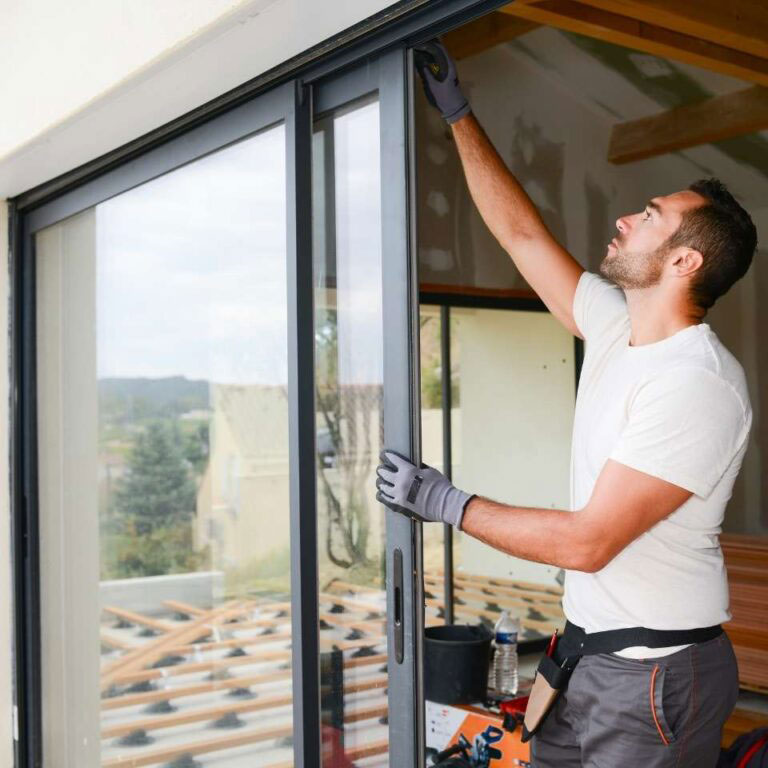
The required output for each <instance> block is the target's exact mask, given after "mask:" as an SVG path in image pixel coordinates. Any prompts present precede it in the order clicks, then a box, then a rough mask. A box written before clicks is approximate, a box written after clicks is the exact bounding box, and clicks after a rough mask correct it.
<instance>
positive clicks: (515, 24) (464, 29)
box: [443, 11, 540, 59]
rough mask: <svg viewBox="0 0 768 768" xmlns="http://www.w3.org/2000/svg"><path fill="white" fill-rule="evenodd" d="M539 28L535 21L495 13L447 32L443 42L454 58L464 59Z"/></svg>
mask: <svg viewBox="0 0 768 768" xmlns="http://www.w3.org/2000/svg"><path fill="white" fill-rule="evenodd" d="M538 26H540V25H539V24H536V23H535V22H533V21H526V20H525V19H518V18H516V17H514V16H510V15H509V14H507V13H500V12H499V11H494V12H493V13H487V14H486V15H485V16H481V17H480V18H479V19H475V21H471V22H470V23H469V24H464V25H463V26H461V27H457V28H456V29H452V30H451V31H450V32H447V33H446V34H444V35H443V42H444V43H445V46H446V48H448V50H449V51H450V52H451V55H452V56H453V57H454V58H456V59H464V58H466V57H467V56H474V55H475V54H476V53H480V52H481V51H485V50H486V49H488V48H493V46H495V45H499V44H500V43H506V42H509V41H510V40H514V39H515V38H516V37H520V36H521V35H524V34H525V33H526V32H530V31H531V30H532V29H536V28H537V27H538Z"/></svg>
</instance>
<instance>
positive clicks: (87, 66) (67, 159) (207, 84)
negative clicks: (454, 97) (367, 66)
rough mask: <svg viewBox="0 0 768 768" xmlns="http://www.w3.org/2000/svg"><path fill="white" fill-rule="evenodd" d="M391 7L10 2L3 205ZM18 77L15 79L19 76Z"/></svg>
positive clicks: (257, 0)
mask: <svg viewBox="0 0 768 768" xmlns="http://www.w3.org/2000/svg"><path fill="white" fill-rule="evenodd" d="M392 4H393V3H392V2H391V0H356V2H349V1H348V0H323V1H322V2H317V0H163V2H162V3H156V2H151V0H112V1H110V2H98V0H71V2H67V3H57V2H55V0H37V2H26V3H22V2H15V3H12V4H9V3H5V4H4V6H3V10H2V14H3V23H2V25H0V71H2V72H5V73H6V77H3V78H2V79H0V103H2V104H3V105H5V106H6V107H7V109H6V113H5V114H6V117H7V116H12V119H6V120H3V121H0V197H11V196H13V195H16V194H19V193H20V192H23V191H25V190H26V189H29V188H31V187H33V186H35V185H37V184H40V183H42V182H44V181H46V180H48V179H51V178H53V177H55V176H57V175H58V174H61V173H64V172H65V171H67V170H71V169H72V168H75V167H77V166H78V165H81V164H82V163H84V162H86V161H88V160H91V159H93V158H95V157H98V156H99V155H102V154H104V153H105V152H107V151H109V150H111V149H114V148H116V147H119V146H121V145H123V144H125V143H126V142H128V141H130V140H132V139H135V138H137V137H139V136H141V135H143V134H145V133H147V132H148V131H150V130H152V129H154V128H157V127H158V126H160V125H163V124H164V123H167V122H168V121H169V120H172V119H174V118H176V117H179V116H180V115H183V114H185V113H186V112H189V111H190V110H191V109H194V108H195V107H198V106H200V105H201V104H204V103H205V102H207V101H209V100H211V99H213V98H214V97H216V96H219V95H221V94H222V93H225V92H226V91H228V90H230V89H232V88H234V87H236V86H238V85H240V84H242V83H244V82H246V81H248V80H250V79H251V78H254V77H256V76H257V75H259V74H261V73H263V72H265V71H267V70H269V69H271V68H272V67H275V66H276V65H278V64H280V63H282V62H283V61H286V60H287V59H289V58H291V57H293V56H295V55H297V54H299V53H301V52H303V51H305V50H307V49H308V48H311V47H312V46H314V45H316V44H318V43H320V42H322V41H323V40H326V39H328V38H330V37H333V36H334V35H335V34H337V33H338V32H340V31H342V30H344V29H347V28H348V27H350V26H353V25H354V24H356V23H358V22H359V21H362V20H363V19H365V18H367V17H368V16H371V15H373V14H375V13H377V12H378V11H380V10H382V9H384V8H386V7H387V6H389V5H392ZM11 73H12V75H11Z"/></svg>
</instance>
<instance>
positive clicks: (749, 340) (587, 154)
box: [417, 44, 768, 533]
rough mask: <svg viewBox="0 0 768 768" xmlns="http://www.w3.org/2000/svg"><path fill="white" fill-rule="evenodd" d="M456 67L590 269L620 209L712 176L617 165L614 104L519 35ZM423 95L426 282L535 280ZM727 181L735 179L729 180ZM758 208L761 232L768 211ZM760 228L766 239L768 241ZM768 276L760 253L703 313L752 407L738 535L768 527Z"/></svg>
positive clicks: (498, 140) (502, 146)
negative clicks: (531, 49)
mask: <svg viewBox="0 0 768 768" xmlns="http://www.w3.org/2000/svg"><path fill="white" fill-rule="evenodd" d="M458 66H459V76H460V80H461V83H462V87H463V89H464V91H465V93H466V95H467V97H468V98H469V101H470V103H471V105H472V108H473V110H474V112H475V114H476V115H477V117H478V119H479V121H480V123H481V124H482V125H483V127H484V128H485V130H486V132H487V133H488V135H489V137H490V139H491V141H492V142H493V143H494V145H495V146H496V148H497V149H498V150H499V152H500V154H501V155H502V157H503V159H504V160H505V162H506V163H507V164H508V165H509V166H510V168H511V169H512V171H513V172H514V173H515V175H516V176H517V178H518V179H519V180H520V181H521V183H522V184H523V186H524V187H525V189H526V191H527V192H528V194H529V195H530V196H531V198H532V199H533V201H534V203H536V205H537V206H538V207H539V210H540V211H541V212H542V215H543V217H544V220H545V221H546V223H547V225H548V226H549V228H550V229H551V231H552V232H553V234H554V235H555V236H556V237H557V238H558V239H559V240H560V242H562V243H563V244H564V245H565V246H566V247H567V248H568V249H569V250H570V251H571V253H573V255H574V256H575V258H576V259H577V260H578V261H579V262H580V263H581V264H582V265H583V266H584V267H585V268H587V269H589V270H591V271H594V272H596V271H597V269H598V266H599V264H600V262H601V260H602V258H603V257H604V255H605V251H606V245H607V243H608V242H609V241H610V239H611V238H612V237H613V236H614V234H615V231H616V230H615V222H616V219H617V218H618V217H619V216H621V215H624V214H626V213H632V212H635V211H638V210H641V209H642V207H643V205H644V204H645V202H646V201H647V200H648V199H649V198H651V197H653V196H656V195H663V194H669V193H671V192H673V191H675V190H678V189H682V188H685V187H687V186H688V185H689V184H690V183H691V182H692V181H694V180H696V179H698V178H701V177H702V175H705V174H703V170H707V169H702V166H701V165H700V164H698V163H696V162H694V161H693V160H692V159H690V158H688V157H686V156H685V155H684V154H681V153H674V154H667V155H663V156H660V157H656V158H651V159H648V160H643V161H639V162H635V163H630V164H627V165H620V166H617V165H612V164H610V163H608V161H607V160H606V154H607V148H608V142H609V138H610V131H611V127H612V121H611V120H609V119H608V117H607V116H606V115H607V113H606V111H605V109H602V108H599V107H597V106H596V105H595V104H594V103H593V102H592V101H590V100H589V99H588V98H585V97H584V96H582V95H581V94H579V93H577V92H575V91H574V90H573V89H571V88H567V87H565V85H564V83H563V82H562V81H561V80H560V79H558V78H557V77H555V76H553V75H552V73H551V72H550V71H548V70H547V68H545V67H542V66H540V65H537V64H536V63H535V62H534V61H533V60H532V59H530V58H526V57H525V56H522V55H521V54H520V52H519V51H517V50H515V49H514V47H513V45H511V44H502V45H499V46H496V47H495V48H491V49H489V50H487V51H484V52H482V53H480V54H477V55H475V56H472V57H469V58H467V59H462V60H461V61H460V62H459V65H458ZM605 98H606V99H609V98H610V94H605ZM417 99H418V100H419V101H418V105H419V115H420V118H419V121H418V124H417V130H418V133H417V137H418V138H417V141H418V146H420V147H423V150H422V151H421V152H420V153H419V155H418V158H417V162H418V166H417V167H418V174H419V175H418V178H419V181H420V188H419V199H418V204H419V227H420V236H419V244H420V245H419V266H420V279H421V281H422V282H423V283H430V284H434V283H438V284H450V285H464V286H474V287H481V288H523V287H526V286H525V283H524V281H523V280H522V277H521V276H520V275H519V273H518V272H517V270H516V269H515V267H514V265H513V264H512V262H511V259H510V258H509V256H508V255H507V254H506V253H505V252H504V251H503V249H502V248H501V247H500V246H499V245H498V243H497V242H496V241H495V240H494V239H493V237H492V236H491V234H490V233H489V232H488V230H487V228H486V227H485V224H484V223H483V221H482V219H481V218H480V215H479V214H478V212H477V210H476V208H475V206H474V203H473V202H472V200H471V198H470V196H469V192H468V189H467V186H466V182H465V180H464V176H463V173H462V171H461V167H460V162H459V158H458V154H457V152H456V148H455V146H454V145H453V142H452V139H451V134H450V129H449V128H448V127H447V126H446V125H445V123H444V121H443V120H442V118H441V117H440V115H439V114H438V113H437V111H436V110H434V109H432V108H431V107H429V105H428V104H427V103H426V100H425V99H424V97H423V93H422V91H421V89H420V88H419V89H417ZM723 181H724V182H725V183H726V184H728V183H729V179H728V178H723ZM735 191H737V194H738V190H735ZM752 197H753V199H754V196H752ZM751 213H752V215H753V218H754V220H755V223H756V225H757V227H758V238H759V239H761V240H763V241H764V240H765V239H766V238H767V237H768V211H767V209H765V208H763V209H758V210H752V211H751ZM761 232H763V233H767V234H766V236H765V237H762V238H761ZM767 274H768V267H766V266H765V253H764V252H763V253H759V254H758V257H757V258H756V260H755V263H753V265H752V267H751V269H750V271H749V272H748V273H747V275H746V276H745V277H744V278H743V279H742V280H741V281H740V282H739V283H738V284H737V285H735V286H734V287H733V288H732V289H731V291H730V292H729V294H727V295H726V296H724V297H722V298H721V300H720V301H719V302H718V303H717V304H716V305H715V307H714V308H713V310H712V311H711V312H710V314H709V315H708V316H707V318H706V321H707V322H709V323H710V325H711V326H712V328H713V329H714V330H715V332H716V333H717V334H718V335H719V337H720V338H721V340H722V341H723V343H724V344H725V345H726V346H727V347H728V348H729V349H730V350H731V351H732V352H733V353H734V354H735V355H736V357H737V358H738V359H739V360H740V362H741V364H742V365H743V366H744V369H745V372H746V375H747V380H748V385H749V389H750V395H751V399H752V406H753V411H754V426H753V430H752V434H751V436H750V446H749V449H748V451H747V453H746V456H745V459H744V464H743V468H742V471H741V473H740V475H739V478H738V480H737V484H736V487H735V488H734V494H733V499H732V501H731V503H730V506H729V509H728V512H727V515H726V521H725V525H724V528H725V530H728V531H734V532H748V533H768V487H767V485H768V480H766V479H765V478H766V477H767V476H768V454H766V453H765V452H764V451H763V450H762V449H761V444H764V443H765V442H766V438H768V417H766V416H763V415H762V414H761V412H760V411H761V409H760V401H761V399H762V398H761V395H762V394H764V392H765V390H766V386H767V384H766V382H768V370H767V369H766V366H768V363H766V362H765V361H761V359H760V355H759V352H758V349H759V348H758V343H759V333H758V329H759V328H760V327H761V323H764V320H765V318H764V313H765V312H768V309H765V308H764V307H762V306H761V303H760V301H759V300H758V297H759V296H760V295H761V288H762V289H764V288H765V287H766V282H768V276H767ZM763 357H764V356H763ZM766 396H767V397H768V393H766Z"/></svg>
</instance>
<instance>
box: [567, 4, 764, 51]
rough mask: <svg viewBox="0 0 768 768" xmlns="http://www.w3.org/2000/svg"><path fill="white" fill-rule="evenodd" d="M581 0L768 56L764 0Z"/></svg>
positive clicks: (736, 48)
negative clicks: (693, 0) (694, 0)
mask: <svg viewBox="0 0 768 768" xmlns="http://www.w3.org/2000/svg"><path fill="white" fill-rule="evenodd" d="M579 1H580V2H581V3H583V4H584V5H591V6H593V7H594V8H600V9H602V10H604V11H611V12H613V13H618V14H620V15H621V16H628V17H629V18H632V19H637V20H638V21H645V22H647V23H649V24H654V25H657V26H659V27H664V28H665V29H672V30H674V31H675V32H682V33H683V34H686V35H691V36H693V37H698V38H700V39H702V40H708V41H709V42H710V43H717V44H718V45H724V46H726V47H727V48H732V49H733V50H735V51H743V52H744V53H751V54H753V55H754V56H759V57H760V58H763V59H768V13H766V6H765V3H764V2H763V0H729V2H727V3H724V2H722V0H696V2H691V0H579Z"/></svg>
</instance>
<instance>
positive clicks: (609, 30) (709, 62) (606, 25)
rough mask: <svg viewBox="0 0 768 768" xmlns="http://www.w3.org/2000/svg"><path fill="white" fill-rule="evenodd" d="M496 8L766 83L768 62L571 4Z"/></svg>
mask: <svg viewBox="0 0 768 768" xmlns="http://www.w3.org/2000/svg"><path fill="white" fill-rule="evenodd" d="M501 10H502V12H503V13H508V14H510V15H513V16H516V17H518V18H523V19H526V20H528V21H534V22H537V23H539V24H547V25H549V26H552V27H557V28H559V29H565V30H567V31H569V32H576V33H578V34H581V35H586V36H587V37H594V38H597V39H598V40H604V41H606V42H608V43H615V44H617V45H623V46H625V47H627V48H634V49H635V50H638V51H644V52H645V53H650V54H653V55H654V56H662V57H664V58H668V59H675V60H678V61H684V62H686V63H688V64H695V65H696V66H699V67H703V68H704V69H710V70H713V71H714V72H720V73H721V74H724V75H730V76H731V77H738V78H741V79H743V80H748V81H751V82H753V83H757V84H759V85H768V58H762V57H760V56H755V55H753V54H751V53H744V52H743V51H737V50H734V49H733V48H727V47H725V46H723V45H719V44H717V43H713V42H710V41H708V40H702V39H701V38H698V37H694V36H692V35H688V34H684V33H682V32H676V31H674V30H671V29H665V28H664V27H661V26H657V25H656V24H650V23H648V22H645V21H640V20H638V19H633V18H630V17H628V16H622V15H620V14H618V13H612V12H610V11H604V10H602V9H600V8H593V7H591V6H589V5H585V4H583V3H580V2H574V0H542V1H541V2H532V1H530V0H529V1H528V2H522V3H521V2H519V0H518V1H516V2H513V3H510V4H509V5H505V6H504V7H503V8H502V9H501Z"/></svg>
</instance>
